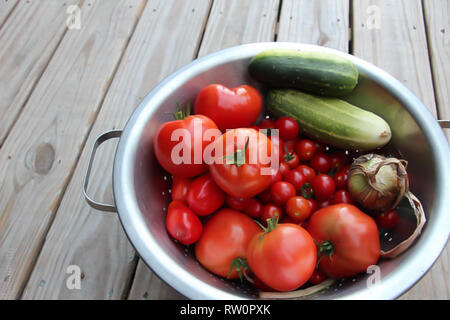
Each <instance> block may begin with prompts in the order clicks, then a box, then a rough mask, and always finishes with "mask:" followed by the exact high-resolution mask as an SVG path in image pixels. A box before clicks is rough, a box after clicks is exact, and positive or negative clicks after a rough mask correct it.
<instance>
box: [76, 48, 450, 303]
mask: <svg viewBox="0 0 450 320" xmlns="http://www.w3.org/2000/svg"><path fill="white" fill-rule="evenodd" d="M271 48H290V49H298V50H307V51H321V52H330V53H334V54H338V55H341V56H344V57H347V58H348V59H350V60H351V61H353V62H354V63H355V65H356V66H357V68H358V69H359V72H360V78H359V84H358V86H357V88H356V89H355V91H354V92H353V93H352V94H351V95H350V96H348V97H347V98H346V99H347V100H348V101H350V102H352V103H353V104H355V105H357V106H360V107H362V108H364V109H367V110H370V111H373V112H375V113H376V114H378V115H380V116H381V117H383V118H384V119H385V120H386V121H387V122H388V123H389V124H390V126H391V128H392V133H393V137H392V146H393V147H395V148H396V149H398V150H399V151H400V152H401V154H402V155H403V156H404V158H406V159H407V160H408V161H409V167H408V169H409V175H410V184H411V187H412V192H413V193H414V194H416V195H417V196H418V197H419V198H420V200H421V201H422V203H423V206H424V209H425V212H426V216H427V223H426V225H425V228H424V229H423V232H422V235H421V236H420V238H419V239H418V241H416V243H415V244H414V245H413V246H412V247H411V248H410V249H409V250H408V251H407V252H405V253H403V254H402V255H401V256H399V257H398V258H396V259H394V260H386V261H381V262H380V263H379V267H380V280H381V281H380V282H379V283H378V284H376V285H372V286H368V282H370V281H368V280H370V279H369V277H370V276H371V275H370V274H362V275H360V276H358V277H356V278H353V279H347V280H346V281H343V282H340V283H337V284H336V285H335V286H334V287H331V288H329V289H327V290H325V291H323V292H320V293H318V294H316V295H313V296H310V297H308V298H309V299H335V298H337V299H392V298H396V297H398V296H399V295H401V294H402V293H404V292H405V291H407V290H408V289H409V288H410V287H411V286H413V285H414V283H416V282H417V281H418V280H419V279H420V278H421V277H422V276H423V275H424V274H425V273H426V272H427V270H428V269H429V268H430V267H431V266H432V264H433V263H434V262H435V261H436V259H437V258H438V256H439V254H440V253H441V251H442V249H443V248H444V246H445V244H446V242H447V241H448V236H449V232H450V214H449V209H448V208H450V194H449V191H448V190H449V189H450V185H449V183H450V162H449V159H450V154H449V146H448V143H447V140H446V139H445V136H444V134H443V132H442V130H441V128H440V126H439V124H438V123H437V121H436V120H435V119H434V118H433V116H432V115H431V113H430V112H429V111H428V110H427V108H426V107H425V106H424V105H423V104H422V103H421V102H420V100H419V99H418V98H417V97H415V96H414V95H413V94H412V93H411V92H410V91H409V90H408V89H407V88H406V87H405V86H403V85H402V84H401V83H400V82H399V81H397V80H395V79H394V78H393V77H392V76H390V75H388V74H387V73H386V72H384V71H382V70H380V69H379V68H377V67H375V66H373V65H372V64H369V63H367V62H364V61H362V60H360V59H358V58H356V57H354V56H351V55H347V54H345V53H342V52H339V51H336V50H332V49H328V48H324V47H318V46H312V45H304V44H297V43H256V44H249V45H243V46H238V47H233V48H230V49H227V50H223V51H219V52H216V53H213V54H210V55H208V56H205V57H203V58H201V59H198V60H195V61H194V62H192V63H190V64H189V65H187V66H185V67H183V68H182V69H180V70H178V71H177V72H175V73H174V74H172V75H171V76H169V77H168V78H166V79H165V80H164V81H162V82H161V83H160V84H159V85H158V86H157V87H155V88H154V89H153V90H152V91H151V92H150V93H149V94H148V95H147V96H146V98H145V99H144V100H143V101H142V103H141V104H140V105H139V106H138V107H137V109H136V110H135V112H134V113H133V115H132V116H131V118H130V119H129V121H128V123H127V124H126V126H125V128H124V129H123V132H122V133H121V132H109V133H106V134H104V135H102V136H101V137H99V140H98V141H97V142H96V145H95V146H94V152H95V148H96V147H97V146H98V144H100V143H102V142H103V141H104V140H106V139H108V138H111V137H118V136H120V134H121V137H120V141H119V144H118V147H117V151H116V155H115V159H114V172H113V186H114V197H115V203H116V207H117V212H118V214H119V217H120V220H121V222H122V225H123V228H124V229H125V231H126V234H127V235H128V237H129V240H130V241H131V243H132V244H133V246H134V247H135V249H136V250H137V252H138V253H139V255H140V256H141V258H142V259H143V260H144V261H145V263H146V264H147V265H148V266H149V267H150V268H151V269H152V270H153V271H154V272H155V273H156V274H157V275H158V276H159V277H160V278H162V279H163V280H164V281H166V282H167V283H168V284H169V285H170V286H172V287H173V288H174V289H175V290H177V291H178V292H180V293H181V294H183V295H184V296H186V297H188V298H192V299H246V298H256V295H255V294H254V292H252V290H251V289H249V288H247V287H245V286H242V285H241V284H240V283H239V282H230V281H226V280H224V279H220V278H219V277H216V276H214V275H212V274H211V273H209V272H208V271H206V270H205V269H204V268H202V267H201V266H200V265H199V264H198V263H197V262H196V260H195V259H194V257H193V255H192V253H191V251H190V250H187V249H186V248H185V247H183V246H181V245H179V244H177V243H176V242H174V241H173V240H172V239H171V238H170V237H169V235H168V234H167V232H166V229H165V208H166V207H167V204H168V202H169V198H170V195H169V188H170V186H169V178H170V177H169V175H168V174H166V173H165V172H163V170H162V169H161V168H160V166H159V165H158V163H157V161H156V158H155V157H154V154H153V150H152V140H153V136H154V134H155V131H156V129H157V127H158V126H159V125H160V124H161V123H163V122H165V121H168V120H170V115H168V114H167V112H173V111H174V110H175V107H176V103H184V102H187V101H191V102H193V101H194V99H195V97H196V95H197V93H198V92H199V90H200V89H201V88H202V87H204V86H206V85H208V84H211V83H221V84H224V85H226V86H229V87H234V86H237V85H240V84H243V83H246V84H251V85H254V86H256V87H258V88H260V89H261V90H262V91H263V90H264V88H263V87H261V86H260V85H259V84H258V83H256V82H255V81H253V80H252V79H251V78H250V77H249V76H248V74H247V66H248V62H249V60H250V59H251V58H252V57H253V56H254V55H256V54H258V53H259V52H261V51H263V50H266V49H271ZM89 169H90V167H89ZM88 174H89V172H88V173H87V176H88ZM87 183H88V182H87V179H86V181H85V187H86V186H87ZM85 195H86V194H85ZM86 197H87V199H88V202H89V203H90V204H91V205H93V206H94V207H96V208H98V209H101V210H109V211H113V210H116V208H115V207H114V206H107V205H103V204H101V203H98V202H95V201H94V200H92V199H90V198H89V197H88V196H87V195H86ZM413 224H414V222H413ZM410 229H411V226H410V227H408V226H405V227H403V228H397V229H396V231H395V234H394V235H392V238H394V239H401V238H403V237H405V236H407V233H408V232H410ZM385 245H388V244H387V243H386V244H385ZM370 283H372V282H370Z"/></svg>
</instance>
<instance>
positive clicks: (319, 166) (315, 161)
mask: <svg viewBox="0 0 450 320" xmlns="http://www.w3.org/2000/svg"><path fill="white" fill-rule="evenodd" d="M309 164H310V165H311V167H312V168H313V169H314V170H316V172H317V173H327V172H328V171H330V169H331V160H330V158H329V157H328V156H327V155H326V154H323V153H321V154H316V155H315V156H314V157H313V158H312V159H311V161H310V162H309Z"/></svg>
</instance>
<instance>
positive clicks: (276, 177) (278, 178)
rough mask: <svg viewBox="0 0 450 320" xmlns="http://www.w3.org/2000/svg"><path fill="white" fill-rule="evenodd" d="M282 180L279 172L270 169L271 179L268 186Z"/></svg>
mask: <svg viewBox="0 0 450 320" xmlns="http://www.w3.org/2000/svg"><path fill="white" fill-rule="evenodd" d="M281 180H283V175H282V174H281V171H280V170H279V169H278V170H275V169H272V179H271V181H270V184H271V185H272V184H274V183H275V182H278V181H281Z"/></svg>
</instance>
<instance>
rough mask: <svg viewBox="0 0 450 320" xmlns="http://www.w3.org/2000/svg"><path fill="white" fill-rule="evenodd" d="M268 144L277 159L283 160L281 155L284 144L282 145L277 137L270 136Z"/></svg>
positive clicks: (281, 141)
mask: <svg viewBox="0 0 450 320" xmlns="http://www.w3.org/2000/svg"><path fill="white" fill-rule="evenodd" d="M270 142H271V143H272V148H273V149H274V150H275V152H277V154H278V155H279V156H278V158H279V159H280V160H282V159H283V155H284V143H283V140H281V139H280V138H279V137H278V136H271V137H270Z"/></svg>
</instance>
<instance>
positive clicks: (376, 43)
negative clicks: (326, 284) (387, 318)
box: [353, 0, 450, 299]
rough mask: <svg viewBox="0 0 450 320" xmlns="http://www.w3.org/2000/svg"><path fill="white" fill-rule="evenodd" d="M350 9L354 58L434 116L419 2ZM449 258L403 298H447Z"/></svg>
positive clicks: (365, 0) (360, 3) (374, 2)
mask: <svg viewBox="0 0 450 320" xmlns="http://www.w3.org/2000/svg"><path fill="white" fill-rule="evenodd" d="M353 8H354V12H353V31H354V33H353V52H354V54H355V55H356V56H359V57H361V58H363V59H365V60H367V61H370V62H372V63H374V64H376V65H378V66H379V67H381V68H382V69H384V70H386V71H387V72H389V73H391V74H392V75H393V76H394V77H396V78H397V79H399V80H400V81H402V82H403V83H404V84H405V85H406V86H407V87H408V88H409V89H411V90H412V91H413V92H414V93H415V94H416V95H417V96H418V97H419V98H420V99H421V100H422V101H423V102H424V103H425V105H426V106H427V107H428V108H429V109H430V111H431V112H432V113H433V114H434V115H436V104H435V97H434V92H433V82H432V78H431V69H430V64H429V57H428V47H427V38H426V32H425V25H424V20H423V15H422V5H421V1H419V0H411V1H395V0H384V1H381V0H357V1H356V0H354V1H353ZM374 19H375V20H374ZM446 90H448V88H447V89H446ZM447 250H448V248H447ZM449 256H450V255H449V254H448V251H445V252H444V254H443V255H442V256H441V257H440V259H439V260H438V261H437V262H436V264H435V265H434V267H433V268H432V269H431V271H430V272H429V273H428V274H427V275H426V276H425V277H424V278H423V279H422V280H421V281H420V282H419V283H418V284H417V285H416V286H415V287H414V288H413V289H412V290H410V291H409V292H408V293H407V294H405V295H404V296H403V298H408V299H411V298H418V297H421V298H427V299H433V298H440V299H446V298H448V297H449V294H448V287H447V286H448V279H449V277H448V265H449Z"/></svg>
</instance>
